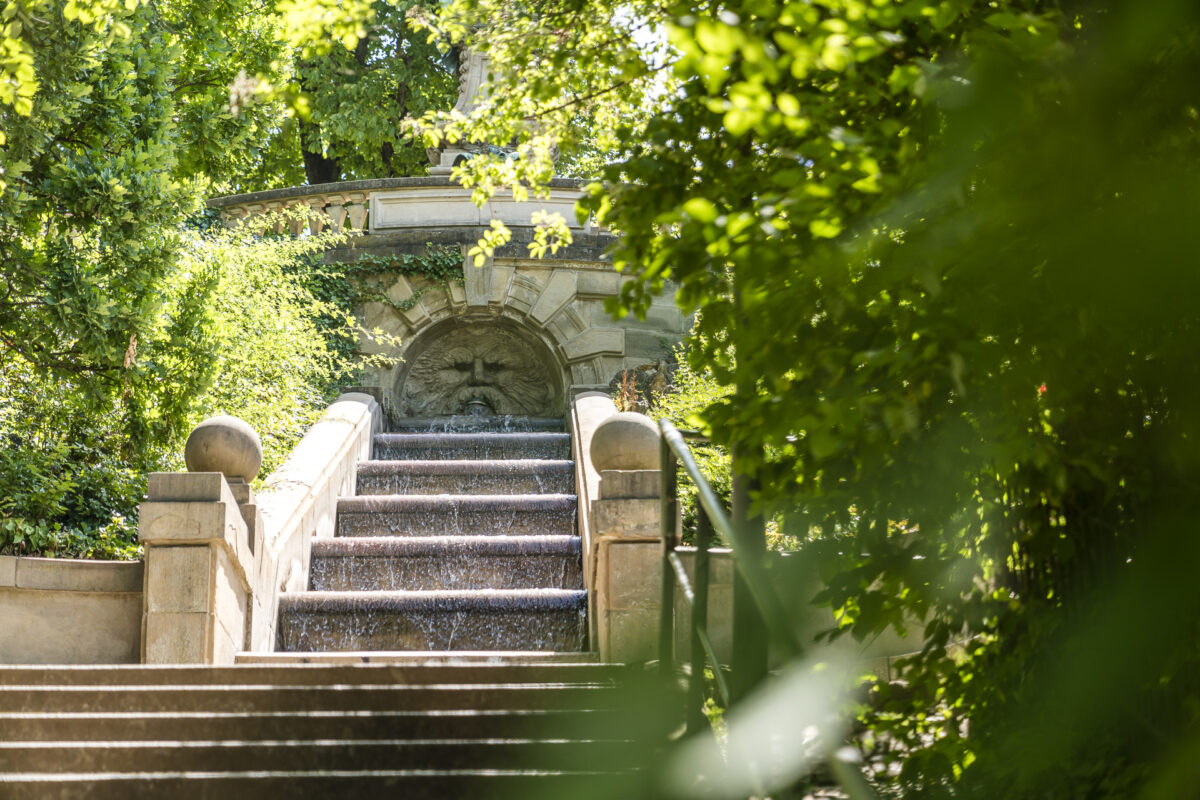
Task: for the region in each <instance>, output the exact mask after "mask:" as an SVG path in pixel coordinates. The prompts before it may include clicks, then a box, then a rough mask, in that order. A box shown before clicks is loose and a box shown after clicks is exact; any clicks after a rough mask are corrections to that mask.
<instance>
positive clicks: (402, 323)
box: [364, 259, 678, 413]
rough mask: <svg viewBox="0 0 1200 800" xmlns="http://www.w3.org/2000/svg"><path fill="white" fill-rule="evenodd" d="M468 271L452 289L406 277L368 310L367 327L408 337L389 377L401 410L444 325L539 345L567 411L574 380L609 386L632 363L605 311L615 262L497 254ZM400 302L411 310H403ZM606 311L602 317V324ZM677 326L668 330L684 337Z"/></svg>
mask: <svg viewBox="0 0 1200 800" xmlns="http://www.w3.org/2000/svg"><path fill="white" fill-rule="evenodd" d="M465 274H466V285H465V286H459V285H451V287H450V288H449V289H448V290H447V289H443V288H441V287H437V286H433V285H428V284H425V283H424V282H422V280H421V279H420V278H414V279H407V278H404V277H399V278H397V280H396V282H395V283H394V284H393V285H392V287H391V288H390V289H389V291H388V298H389V299H390V300H391V301H392V303H394V304H395V306H385V305H383V304H371V306H369V307H368V308H366V309H364V313H365V317H366V320H365V321H366V323H367V325H368V327H376V326H378V327H381V328H383V329H384V330H385V331H386V332H388V333H389V334H392V335H395V336H398V337H400V339H401V340H402V345H401V347H400V348H399V352H398V353H397V352H396V351H392V352H391V353H389V354H391V355H399V356H400V357H401V359H402V360H401V362H400V363H399V364H398V365H397V366H396V367H395V368H394V369H393V370H392V373H391V376H390V380H389V381H388V383H390V384H391V386H392V388H393V390H394V391H395V392H396V394H395V395H394V399H395V401H396V403H397V408H398V409H401V410H402V413H403V409H404V403H403V398H402V396H401V393H402V392H403V387H404V384H405V383H406V381H407V379H408V376H409V373H410V370H411V365H410V363H411V362H412V361H413V360H414V359H415V358H418V357H419V356H420V353H421V351H422V349H423V348H424V347H426V346H427V345H428V343H429V342H431V341H433V340H432V339H430V340H427V339H426V336H427V334H435V335H436V336H441V335H442V334H443V326H453V325H461V326H471V325H480V324H484V323H487V322H491V323H494V324H497V325H503V326H507V327H506V328H503V330H507V331H509V332H515V334H516V335H517V336H520V337H524V341H526V342H530V343H536V344H537V345H540V346H541V348H542V350H541V351H540V352H541V357H543V358H546V359H548V360H549V361H551V362H552V363H553V364H554V365H555V368H556V370H557V371H556V373H555V374H556V378H555V380H556V383H557V386H558V387H560V388H558V389H557V390H556V391H557V396H558V398H560V399H561V401H562V407H561V408H562V411H565V407H566V403H565V400H566V397H567V395H568V394H569V389H570V387H573V386H574V387H582V386H587V387H589V388H596V387H598V386H602V385H606V384H607V382H608V380H609V378H610V377H611V376H612V375H613V374H615V373H616V372H618V371H619V370H620V369H622V368H623V367H624V366H626V363H625V362H626V358H627V355H628V354H627V353H626V331H625V329H624V328H623V327H617V324H616V323H613V322H611V321H608V320H607V318H606V317H604V316H603V315H602V313H601V307H602V305H603V301H604V299H605V298H606V297H610V296H614V295H616V294H617V292H618V290H619V287H620V276H619V275H618V274H617V273H616V272H614V271H613V269H612V267H611V265H609V264H606V263H601V262H596V263H592V262H563V261H556V262H549V263H548V262H545V261H536V260H528V259H503V260H502V259H497V260H496V261H494V262H493V261H491V260H489V261H488V263H486V264H485V265H484V266H483V267H481V268H477V267H474V266H473V265H472V264H470V263H468V264H467V265H466V267H465ZM400 306H402V307H404V310H402V311H399V310H396V307H400ZM600 318H603V322H602V323H601V324H597V323H596V322H595V320H597V319H600ZM672 327H673V326H672ZM677 331H678V328H675V329H674V330H664V331H663V333H666V334H675V336H677V335H678V334H677ZM422 342H425V344H422ZM536 349H537V347H536V346H535V350H536ZM562 411H559V412H556V413H562Z"/></svg>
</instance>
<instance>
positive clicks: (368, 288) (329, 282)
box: [296, 244, 464, 361]
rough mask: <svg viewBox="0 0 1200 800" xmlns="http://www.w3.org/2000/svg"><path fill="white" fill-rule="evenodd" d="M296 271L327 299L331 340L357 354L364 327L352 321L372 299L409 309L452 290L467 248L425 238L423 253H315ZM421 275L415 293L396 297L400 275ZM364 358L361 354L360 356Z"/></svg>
mask: <svg viewBox="0 0 1200 800" xmlns="http://www.w3.org/2000/svg"><path fill="white" fill-rule="evenodd" d="M297 266H298V270H297V272H296V274H297V277H298V278H299V279H300V280H301V281H302V282H303V284H304V286H305V288H306V289H307V290H308V291H309V292H310V293H311V294H312V296H313V297H314V298H316V299H317V300H319V301H321V302H322V303H324V304H325V308H324V310H323V311H322V313H321V316H320V319H321V325H322V327H323V329H324V330H326V331H327V335H328V336H329V337H330V343H331V345H332V346H333V347H334V349H335V350H336V351H337V352H338V353H339V355H340V356H341V357H343V358H345V359H352V358H355V357H356V355H358V351H359V347H358V339H359V337H360V335H361V332H360V331H358V330H357V329H356V328H355V327H354V326H353V325H347V321H348V320H350V319H352V318H353V315H354V314H355V313H356V312H357V311H359V310H361V309H362V307H363V306H364V305H366V304H367V303H381V304H383V305H385V306H387V307H389V308H392V309H394V310H395V311H397V312H401V313H403V312H405V311H408V310H409V309H411V308H413V307H414V306H416V304H417V303H418V302H419V301H420V299H421V296H422V295H423V294H424V293H425V292H427V291H429V290H431V289H440V290H443V291H446V292H449V291H450V285H451V284H452V283H453V284H457V285H460V286H461V285H462V284H463V283H464V278H463V265H462V254H461V252H460V251H459V247H458V245H433V244H426V245H425V251H424V252H423V253H419V254H414V253H400V254H398V255H391V256H376V255H372V254H370V253H363V254H362V255H360V256H359V257H358V260H357V261H351V262H346V261H337V262H328V263H326V262H325V261H324V260H323V259H320V258H317V257H314V258H311V259H308V260H307V261H306V262H304V263H302V264H300V263H298V264H297ZM400 276H403V277H406V278H413V279H418V280H417V281H416V285H414V286H413V292H412V295H411V296H410V297H408V298H406V299H404V300H395V299H393V298H392V297H391V296H389V295H388V290H389V289H391V288H392V286H394V285H395V283H396V278H397V277H400ZM369 335H370V336H371V337H373V338H375V339H377V340H379V341H388V340H389V337H388V336H387V334H385V333H384V332H383V331H380V330H374V331H371V332H370V333H369ZM360 361H361V357H360Z"/></svg>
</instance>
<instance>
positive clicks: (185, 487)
mask: <svg viewBox="0 0 1200 800" xmlns="http://www.w3.org/2000/svg"><path fill="white" fill-rule="evenodd" d="M149 484H150V490H149V493H148V496H149V499H150V500H151V501H152V502H153V501H172V502H188V501H193V500H194V501H197V502H212V501H218V500H221V499H222V497H223V494H224V492H225V486H226V482H225V480H224V478H223V477H222V475H221V473H220V472H151V473H150V476H149Z"/></svg>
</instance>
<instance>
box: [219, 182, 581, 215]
mask: <svg viewBox="0 0 1200 800" xmlns="http://www.w3.org/2000/svg"><path fill="white" fill-rule="evenodd" d="M589 183H591V181H586V180H578V179H574V178H555V179H554V180H552V181H550V184H549V188H551V189H581V188H583V187H584V186H586V185H587V184H589ZM423 186H453V187H455V188H463V187H462V185H461V184H459V183H458V182H457V181H454V180H452V179H450V178H448V177H442V176H425V177H419V178H375V179H372V180H365V181H341V182H338V183H316V184H311V185H308V186H288V187H286V188H284V189H267V190H266V191H262V192H249V193H247V194H230V195H224V196H222V197H213V198H210V199H209V201H208V205H209V206H211V207H212V208H227V207H229V206H239V205H244V204H246V203H267V202H272V201H276V200H291V199H293V198H297V197H310V196H313V195H321V194H335V193H341V192H375V191H386V190H389V189H410V188H419V187H423Z"/></svg>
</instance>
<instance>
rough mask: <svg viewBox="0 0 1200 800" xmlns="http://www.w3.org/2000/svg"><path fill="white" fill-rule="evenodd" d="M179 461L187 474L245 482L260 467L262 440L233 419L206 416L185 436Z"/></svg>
mask: <svg viewBox="0 0 1200 800" xmlns="http://www.w3.org/2000/svg"><path fill="white" fill-rule="evenodd" d="M183 460H184V462H185V463H186V464H187V468H188V472H220V473H223V474H224V475H225V477H226V478H227V479H229V480H241V481H245V482H246V483H249V482H250V481H252V480H254V479H255V477H257V476H258V470H259V468H260V467H261V466H262V440H261V439H259V438H258V434H257V433H255V431H254V428H251V427H250V426H249V425H248V424H247V423H245V422H243V421H242V420H240V419H238V418H237V417H231V416H227V415H222V416H218V417H209V418H208V419H206V420H204V422H201V423H200V424H199V425H197V426H196V427H195V428H193V429H192V432H191V433H190V434H188V439H187V444H186V445H184V448H183Z"/></svg>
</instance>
